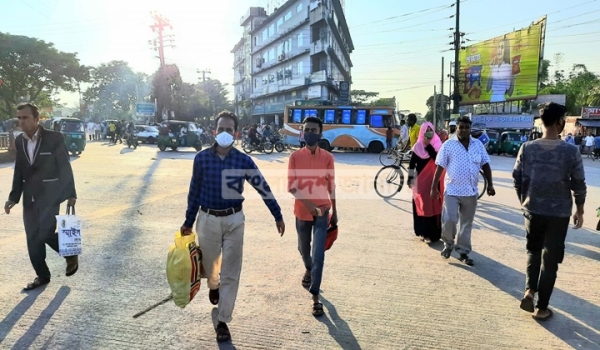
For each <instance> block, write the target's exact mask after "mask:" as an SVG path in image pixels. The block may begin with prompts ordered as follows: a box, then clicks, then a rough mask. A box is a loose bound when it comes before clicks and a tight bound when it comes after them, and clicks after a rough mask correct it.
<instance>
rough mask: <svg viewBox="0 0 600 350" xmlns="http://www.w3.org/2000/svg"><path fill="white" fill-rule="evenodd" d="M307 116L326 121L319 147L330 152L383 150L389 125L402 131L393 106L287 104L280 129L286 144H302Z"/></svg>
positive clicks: (397, 133)
mask: <svg viewBox="0 0 600 350" xmlns="http://www.w3.org/2000/svg"><path fill="white" fill-rule="evenodd" d="M306 117H317V118H319V119H321V120H322V121H323V137H322V138H321V141H319V146H320V147H321V148H323V149H325V150H327V151H331V150H332V149H333V148H334V147H337V148H338V149H353V150H368V151H369V152H372V153H380V152H381V151H383V150H384V149H385V138H386V131H387V128H388V126H390V127H392V128H393V130H394V134H395V135H399V134H400V131H399V129H398V127H399V126H400V120H399V118H398V116H397V114H396V111H395V109H394V108H392V107H371V106H286V107H285V110H284V114H283V128H282V129H281V130H280V133H281V134H282V136H283V138H284V140H283V142H284V143H285V144H289V145H295V146H299V145H300V140H299V136H300V128H301V127H302V121H303V120H304V118H306Z"/></svg>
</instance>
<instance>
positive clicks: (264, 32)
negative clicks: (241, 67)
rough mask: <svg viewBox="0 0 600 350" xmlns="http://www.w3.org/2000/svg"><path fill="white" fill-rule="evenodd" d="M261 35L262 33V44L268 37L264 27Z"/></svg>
mask: <svg viewBox="0 0 600 350" xmlns="http://www.w3.org/2000/svg"><path fill="white" fill-rule="evenodd" d="M262 35H263V40H262V41H263V45H264V43H265V42H266V41H267V39H268V38H269V37H268V36H267V30H266V29H265V30H263V34H262Z"/></svg>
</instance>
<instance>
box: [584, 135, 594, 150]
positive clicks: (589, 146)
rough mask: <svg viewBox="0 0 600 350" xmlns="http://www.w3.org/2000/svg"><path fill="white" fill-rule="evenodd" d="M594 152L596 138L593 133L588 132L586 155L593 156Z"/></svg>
mask: <svg viewBox="0 0 600 350" xmlns="http://www.w3.org/2000/svg"><path fill="white" fill-rule="evenodd" d="M593 150H594V136H592V133H591V132H588V135H587V136H586V137H585V153H586V154H592V151H593Z"/></svg>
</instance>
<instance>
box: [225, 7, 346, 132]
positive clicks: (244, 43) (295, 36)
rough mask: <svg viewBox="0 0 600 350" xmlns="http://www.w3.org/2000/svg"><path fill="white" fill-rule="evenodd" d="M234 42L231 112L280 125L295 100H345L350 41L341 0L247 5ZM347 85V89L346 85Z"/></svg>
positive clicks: (340, 101)
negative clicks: (238, 37)
mask: <svg viewBox="0 0 600 350" xmlns="http://www.w3.org/2000/svg"><path fill="white" fill-rule="evenodd" d="M241 25H242V26H243V27H244V36H243V37H242V39H241V40H240V41H239V42H238V43H237V44H236V45H235V47H234V49H233V50H232V53H233V54H234V92H235V104H236V112H237V113H238V115H242V116H252V120H253V122H258V121H261V122H264V123H270V122H273V121H274V122H275V123H277V124H279V125H281V122H282V117H283V111H284V106H286V105H290V104H293V103H294V101H296V100H306V99H308V100H312V99H314V100H330V101H332V102H333V103H336V102H338V103H348V101H347V99H348V91H342V94H340V83H341V82H346V83H347V84H344V85H347V86H349V84H351V82H352V77H351V67H352V61H351V60H350V54H351V53H352V51H353V50H354V45H353V43H352V39H351V37H350V32H349V30H348V24H347V23H346V18H345V16H344V10H343V6H342V4H341V2H340V0H319V1H314V0H288V1H287V2H285V3H284V4H283V5H281V6H280V7H279V8H276V9H275V10H274V11H273V13H271V14H270V15H267V13H266V11H265V10H264V9H263V8H261V7H252V8H250V10H249V11H248V12H247V14H246V16H244V17H242V19H241ZM348 89H349V88H348Z"/></svg>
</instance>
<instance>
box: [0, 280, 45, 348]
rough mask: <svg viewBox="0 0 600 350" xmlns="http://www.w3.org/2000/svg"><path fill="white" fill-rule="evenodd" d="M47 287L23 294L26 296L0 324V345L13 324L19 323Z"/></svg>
mask: <svg viewBox="0 0 600 350" xmlns="http://www.w3.org/2000/svg"><path fill="white" fill-rule="evenodd" d="M47 286H48V285H43V286H41V287H39V288H37V289H34V290H32V291H29V292H25V291H24V292H23V293H25V294H26V295H27V296H26V297H25V298H24V299H23V300H21V301H20V302H19V303H18V304H17V306H15V307H14V308H13V309H12V310H11V312H9V313H8V315H6V317H4V319H3V320H2V321H1V322H0V343H2V341H3V340H4V339H5V338H6V336H7V335H8V333H10V331H11V330H12V329H13V327H14V326H15V324H17V322H19V320H20V319H21V317H23V315H24V314H25V313H26V312H27V310H29V308H30V307H31V306H32V305H33V303H35V300H36V299H37V297H38V296H39V295H40V294H42V292H43V291H44V290H45V289H46V287H47Z"/></svg>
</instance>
